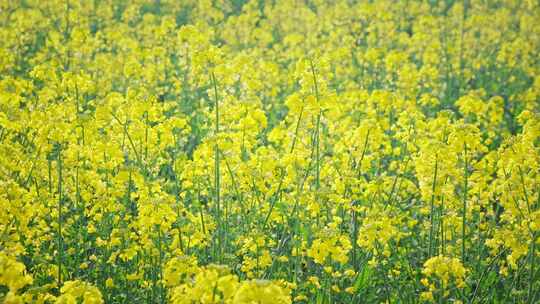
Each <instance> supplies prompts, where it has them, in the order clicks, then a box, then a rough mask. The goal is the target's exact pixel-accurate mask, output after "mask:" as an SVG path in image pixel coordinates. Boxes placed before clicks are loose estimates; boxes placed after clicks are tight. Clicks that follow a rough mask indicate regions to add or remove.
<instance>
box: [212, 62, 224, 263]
mask: <svg viewBox="0 0 540 304" xmlns="http://www.w3.org/2000/svg"><path fill="white" fill-rule="evenodd" d="M211 76H212V84H213V86H214V96H215V112H216V124H215V136H216V143H215V146H214V159H215V176H214V180H215V182H214V184H215V202H216V208H217V215H216V217H217V234H218V251H221V247H222V246H223V244H222V239H221V238H222V235H221V234H222V227H221V226H222V223H221V197H220V189H221V187H220V170H219V146H218V134H219V101H218V91H217V82H216V75H215V74H214V72H212V74H211ZM219 257H220V258H221V254H219Z"/></svg>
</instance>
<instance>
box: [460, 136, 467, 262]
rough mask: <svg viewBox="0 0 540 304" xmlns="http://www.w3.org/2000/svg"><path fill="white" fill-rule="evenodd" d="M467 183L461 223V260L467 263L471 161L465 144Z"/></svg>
mask: <svg viewBox="0 0 540 304" xmlns="http://www.w3.org/2000/svg"><path fill="white" fill-rule="evenodd" d="M464 175H465V185H464V191H463V214H462V215H463V222H462V223H461V238H462V239H461V262H462V263H463V264H465V225H466V224H467V195H468V192H469V161H468V158H467V144H465V168H464Z"/></svg>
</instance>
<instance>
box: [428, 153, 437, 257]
mask: <svg viewBox="0 0 540 304" xmlns="http://www.w3.org/2000/svg"><path fill="white" fill-rule="evenodd" d="M438 169H439V157H438V156H437V157H436V158H435V170H434V173H433V185H432V186H431V203H430V205H431V212H430V219H429V220H430V225H429V249H428V258H431V256H432V251H431V249H432V247H433V223H434V217H435V189H436V186H437V171H438Z"/></svg>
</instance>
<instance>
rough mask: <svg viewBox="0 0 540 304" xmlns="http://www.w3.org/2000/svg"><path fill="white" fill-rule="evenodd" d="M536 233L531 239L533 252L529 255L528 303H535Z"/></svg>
mask: <svg viewBox="0 0 540 304" xmlns="http://www.w3.org/2000/svg"><path fill="white" fill-rule="evenodd" d="M536 237H537V236H536V234H534V235H533V238H532V240H531V253H530V256H529V267H530V268H531V269H530V272H529V290H528V291H527V303H529V304H530V303H533V302H534V294H533V285H534V266H535V263H534V260H535V259H534V258H535V251H536Z"/></svg>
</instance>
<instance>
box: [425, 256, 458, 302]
mask: <svg viewBox="0 0 540 304" xmlns="http://www.w3.org/2000/svg"><path fill="white" fill-rule="evenodd" d="M422 274H424V276H425V277H424V278H423V279H422V284H423V285H424V286H426V287H427V288H428V289H429V290H428V291H426V292H423V293H422V295H421V297H422V298H423V299H426V300H433V299H434V296H433V293H434V292H438V293H440V294H441V295H440V296H441V297H443V298H446V297H448V295H449V294H450V289H451V287H452V286H451V284H452V285H454V286H455V287H457V288H463V287H465V276H466V274H467V269H466V268H465V267H463V264H461V262H460V261H459V259H457V258H450V257H446V256H441V255H439V256H436V257H432V258H430V259H429V260H427V261H426V262H425V263H424V269H423V270H422Z"/></svg>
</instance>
